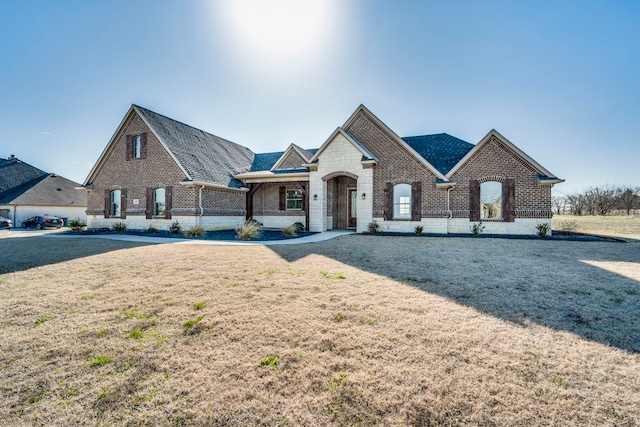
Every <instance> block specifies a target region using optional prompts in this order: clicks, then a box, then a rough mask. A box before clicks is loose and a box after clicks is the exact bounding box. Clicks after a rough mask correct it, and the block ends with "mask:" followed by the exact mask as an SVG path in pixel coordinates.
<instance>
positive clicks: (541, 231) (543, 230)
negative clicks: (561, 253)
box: [536, 222, 551, 239]
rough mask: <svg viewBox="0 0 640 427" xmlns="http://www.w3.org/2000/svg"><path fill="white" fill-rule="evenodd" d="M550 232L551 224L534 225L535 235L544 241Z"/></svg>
mask: <svg viewBox="0 0 640 427" xmlns="http://www.w3.org/2000/svg"><path fill="white" fill-rule="evenodd" d="M549 231H551V224H549V223H546V222H543V223H540V224H538V225H536V234H537V235H538V237H539V238H541V239H544V238H545V237H547V235H548V234H549Z"/></svg>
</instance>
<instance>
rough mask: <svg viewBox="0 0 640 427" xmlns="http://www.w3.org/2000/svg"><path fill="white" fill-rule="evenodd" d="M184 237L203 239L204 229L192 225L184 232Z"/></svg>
mask: <svg viewBox="0 0 640 427" xmlns="http://www.w3.org/2000/svg"><path fill="white" fill-rule="evenodd" d="M184 235H185V237H204V235H205V232H204V228H203V227H202V226H200V225H194V226H193V227H191V228H189V229H188V230H187V231H185V232H184Z"/></svg>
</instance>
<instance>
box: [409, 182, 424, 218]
mask: <svg viewBox="0 0 640 427" xmlns="http://www.w3.org/2000/svg"><path fill="white" fill-rule="evenodd" d="M421 219H422V181H415V182H412V183H411V221H420V220H421Z"/></svg>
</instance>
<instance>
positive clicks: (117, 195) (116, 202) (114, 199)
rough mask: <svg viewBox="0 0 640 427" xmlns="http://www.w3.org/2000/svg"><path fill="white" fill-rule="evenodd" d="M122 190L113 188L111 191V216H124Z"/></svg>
mask: <svg viewBox="0 0 640 427" xmlns="http://www.w3.org/2000/svg"><path fill="white" fill-rule="evenodd" d="M121 200H122V192H121V191H120V190H113V191H112V192H111V204H110V208H109V216H113V217H120V216H122V205H121Z"/></svg>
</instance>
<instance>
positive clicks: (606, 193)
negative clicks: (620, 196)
mask: <svg viewBox="0 0 640 427" xmlns="http://www.w3.org/2000/svg"><path fill="white" fill-rule="evenodd" d="M587 193H590V194H591V197H592V200H593V203H594V212H595V214H596V215H607V214H609V212H611V210H612V209H613V208H614V207H615V205H616V188H615V187H614V186H612V185H603V186H600V187H592V188H590V189H588V190H587Z"/></svg>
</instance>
